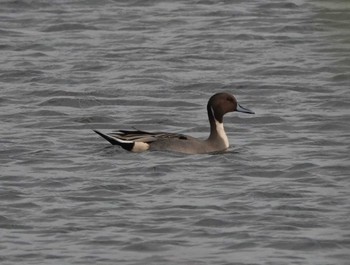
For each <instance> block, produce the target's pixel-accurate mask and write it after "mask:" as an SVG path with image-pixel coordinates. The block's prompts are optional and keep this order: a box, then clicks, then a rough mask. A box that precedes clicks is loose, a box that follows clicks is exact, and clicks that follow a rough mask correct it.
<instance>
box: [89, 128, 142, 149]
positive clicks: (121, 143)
mask: <svg viewBox="0 0 350 265" xmlns="http://www.w3.org/2000/svg"><path fill="white" fill-rule="evenodd" d="M93 131H94V132H95V133H97V134H98V135H99V136H101V137H102V138H103V139H105V140H107V141H108V142H110V143H111V144H113V145H119V146H121V147H123V148H124V149H125V150H128V151H131V150H132V149H133V147H134V145H135V144H134V143H123V142H119V141H117V140H116V139H114V138H113V137H111V136H109V135H107V134H104V133H101V132H100V131H98V130H93Z"/></svg>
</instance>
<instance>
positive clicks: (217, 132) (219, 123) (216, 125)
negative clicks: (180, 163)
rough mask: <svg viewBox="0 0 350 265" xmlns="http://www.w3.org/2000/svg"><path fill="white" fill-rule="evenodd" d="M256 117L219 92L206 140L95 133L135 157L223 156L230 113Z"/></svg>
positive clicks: (211, 104) (213, 98)
mask: <svg viewBox="0 0 350 265" xmlns="http://www.w3.org/2000/svg"><path fill="white" fill-rule="evenodd" d="M235 111H236V112H241V113H246V114H255V113H254V111H252V110H250V109H248V108H245V107H243V106H241V105H240V104H238V102H237V100H236V98H235V97H234V96H233V95H232V94H231V93H228V92H219V93H216V94H214V95H213V96H211V97H210V99H209V101H208V104H207V112H208V119H209V124H210V134H209V137H208V138H207V139H198V138H195V137H192V136H189V135H185V134H180V133H169V132H147V131H142V130H119V131H116V132H113V133H108V134H105V133H102V132H101V131H99V130H93V131H94V132H95V133H97V134H98V135H100V136H101V137H102V138H104V139H105V140H107V141H108V142H110V143H111V144H112V145H118V146H121V147H122V148H123V149H125V150H127V151H131V152H135V153H139V152H144V151H171V152H177V153H183V154H210V153H219V152H224V151H226V150H227V149H228V148H229V140H228V137H227V135H226V132H225V129H224V123H223V118H224V115H225V114H226V113H229V112H235Z"/></svg>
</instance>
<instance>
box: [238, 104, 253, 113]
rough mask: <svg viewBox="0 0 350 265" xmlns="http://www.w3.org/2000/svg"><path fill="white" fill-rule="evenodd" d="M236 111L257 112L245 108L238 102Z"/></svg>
mask: <svg viewBox="0 0 350 265" xmlns="http://www.w3.org/2000/svg"><path fill="white" fill-rule="evenodd" d="M236 111H238V112H243V113H248V114H255V112H254V111H251V110H250V109H247V108H244V107H242V106H241V105H239V104H237V108H236Z"/></svg>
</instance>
